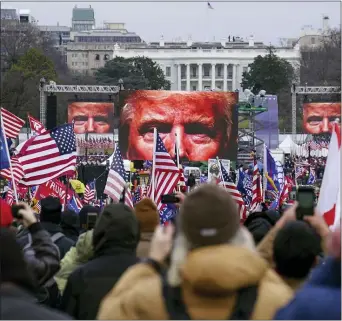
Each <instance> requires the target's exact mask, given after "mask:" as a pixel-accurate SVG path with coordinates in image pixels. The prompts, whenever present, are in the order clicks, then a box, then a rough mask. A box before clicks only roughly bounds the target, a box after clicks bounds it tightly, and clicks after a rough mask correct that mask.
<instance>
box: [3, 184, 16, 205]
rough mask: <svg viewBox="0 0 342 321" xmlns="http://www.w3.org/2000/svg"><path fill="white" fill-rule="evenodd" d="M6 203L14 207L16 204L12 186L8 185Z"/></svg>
mask: <svg viewBox="0 0 342 321" xmlns="http://www.w3.org/2000/svg"><path fill="white" fill-rule="evenodd" d="M5 201H6V203H7V204H8V205H9V206H12V205H13V203H14V193H13V188H12V184H8V191H7V194H6V199H5Z"/></svg>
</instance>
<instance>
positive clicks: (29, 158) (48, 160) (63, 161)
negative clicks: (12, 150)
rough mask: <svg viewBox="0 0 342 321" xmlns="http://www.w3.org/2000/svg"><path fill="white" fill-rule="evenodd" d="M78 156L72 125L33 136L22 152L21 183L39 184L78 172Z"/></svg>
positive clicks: (19, 157)
mask: <svg viewBox="0 0 342 321" xmlns="http://www.w3.org/2000/svg"><path fill="white" fill-rule="evenodd" d="M76 155H77V153H76V138H75V134H74V129H73V126H72V124H65V125H62V126H59V127H56V128H54V129H52V130H50V131H47V132H46V133H45V134H42V135H37V136H34V137H31V138H30V139H29V140H27V141H26V143H25V144H24V146H23V147H22V149H21V150H20V153H19V155H18V160H19V163H20V164H21V166H22V169H23V171H24V178H23V179H22V180H21V181H20V184H23V185H26V186H35V185H40V184H44V183H46V182H47V181H49V180H51V179H53V178H56V177H60V176H63V175H65V176H72V175H73V174H74V172H75V166H76Z"/></svg>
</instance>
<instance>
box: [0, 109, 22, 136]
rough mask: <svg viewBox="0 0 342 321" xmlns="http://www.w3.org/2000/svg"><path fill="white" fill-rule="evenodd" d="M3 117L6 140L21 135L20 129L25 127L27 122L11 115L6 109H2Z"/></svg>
mask: <svg viewBox="0 0 342 321" xmlns="http://www.w3.org/2000/svg"><path fill="white" fill-rule="evenodd" d="M1 117H2V120H3V123H4V129H5V135H6V138H16V137H17V136H18V135H19V132H20V129H21V128H22V127H23V126H24V124H25V120H22V119H21V118H19V117H18V116H16V115H14V114H12V113H10V112H9V111H8V110H6V109H5V108H1Z"/></svg>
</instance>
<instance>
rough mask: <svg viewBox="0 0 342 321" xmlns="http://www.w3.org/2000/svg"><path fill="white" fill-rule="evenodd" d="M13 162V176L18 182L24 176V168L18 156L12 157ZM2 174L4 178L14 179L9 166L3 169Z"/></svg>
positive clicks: (0, 173)
mask: <svg viewBox="0 0 342 321" xmlns="http://www.w3.org/2000/svg"><path fill="white" fill-rule="evenodd" d="M11 164H12V171H13V178H14V181H15V183H16V184H17V183H18V182H19V181H20V180H21V179H22V178H23V177H24V170H23V168H22V166H21V164H20V162H19V160H18V157H17V156H14V157H12V158H11ZM0 175H1V176H2V177H3V178H6V179H8V180H12V176H11V170H10V169H9V168H6V169H3V170H1V171H0Z"/></svg>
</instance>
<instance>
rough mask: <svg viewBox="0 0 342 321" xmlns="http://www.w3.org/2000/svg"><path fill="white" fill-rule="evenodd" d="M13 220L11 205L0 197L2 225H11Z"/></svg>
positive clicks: (0, 220)
mask: <svg viewBox="0 0 342 321" xmlns="http://www.w3.org/2000/svg"><path fill="white" fill-rule="evenodd" d="M12 222H13V216H12V210H11V206H9V205H8V204H7V203H6V201H5V200H3V199H2V198H0V227H9V226H10V225H11V224H12Z"/></svg>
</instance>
